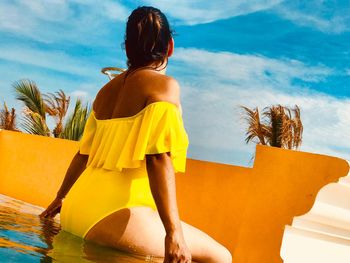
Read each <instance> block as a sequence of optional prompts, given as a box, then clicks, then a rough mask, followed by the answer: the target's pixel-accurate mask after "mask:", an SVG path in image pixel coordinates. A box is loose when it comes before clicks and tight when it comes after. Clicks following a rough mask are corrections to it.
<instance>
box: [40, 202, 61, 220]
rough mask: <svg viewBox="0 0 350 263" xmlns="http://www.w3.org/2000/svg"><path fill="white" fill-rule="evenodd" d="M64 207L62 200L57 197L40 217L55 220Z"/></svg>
mask: <svg viewBox="0 0 350 263" xmlns="http://www.w3.org/2000/svg"><path fill="white" fill-rule="evenodd" d="M61 206H62V199H61V198H58V197H56V198H55V199H54V200H53V201H52V203H51V204H50V205H49V206H48V207H47V208H46V210H45V211H43V212H42V213H41V214H40V215H39V217H40V218H54V217H55V216H56V215H57V214H58V213H59V212H60V211H61Z"/></svg>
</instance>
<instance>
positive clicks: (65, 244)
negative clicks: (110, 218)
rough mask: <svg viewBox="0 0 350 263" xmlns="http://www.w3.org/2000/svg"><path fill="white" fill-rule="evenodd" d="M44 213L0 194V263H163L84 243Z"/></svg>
mask: <svg viewBox="0 0 350 263" xmlns="http://www.w3.org/2000/svg"><path fill="white" fill-rule="evenodd" d="M43 210H44V209H43V208H42V207H38V206H34V205H32V204H29V203H26V202H23V201H20V200H17V199H14V198H11V197H8V196H6V195H2V194H0V262H5V263H6V262H67V263H68V262H69V263H75V262H118V263H119V262H120V263H124V262H126V263H129V262H130V263H137V262H162V260H161V259H159V258H158V259H157V258H150V257H144V256H138V255H132V254H127V253H124V252H120V251H118V250H116V249H113V248H108V247H104V246H100V245H98V244H95V243H93V242H91V241H87V240H83V239H82V238H80V237H78V236H75V235H72V234H70V233H68V232H66V231H63V230H61V228H60V223H59V215H58V216H56V217H55V218H54V219H40V218H39V214H40V213H41V212H42V211H43Z"/></svg>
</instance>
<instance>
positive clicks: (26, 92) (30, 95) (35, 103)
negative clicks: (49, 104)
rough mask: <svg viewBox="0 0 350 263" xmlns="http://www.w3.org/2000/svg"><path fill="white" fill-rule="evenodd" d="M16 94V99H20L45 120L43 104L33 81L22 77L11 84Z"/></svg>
mask: <svg viewBox="0 0 350 263" xmlns="http://www.w3.org/2000/svg"><path fill="white" fill-rule="evenodd" d="M12 86H13V87H14V89H15V92H16V94H17V96H16V99H18V100H20V101H22V102H23V103H24V105H25V106H26V107H27V108H28V109H30V110H31V111H32V112H35V113H37V114H39V115H40V116H41V118H42V119H43V120H45V118H46V116H45V105H44V102H43V99H42V95H41V92H40V90H39V89H38V87H37V85H36V83H35V82H34V81H31V80H28V79H22V80H19V81H16V82H15V83H14V84H13V85H12Z"/></svg>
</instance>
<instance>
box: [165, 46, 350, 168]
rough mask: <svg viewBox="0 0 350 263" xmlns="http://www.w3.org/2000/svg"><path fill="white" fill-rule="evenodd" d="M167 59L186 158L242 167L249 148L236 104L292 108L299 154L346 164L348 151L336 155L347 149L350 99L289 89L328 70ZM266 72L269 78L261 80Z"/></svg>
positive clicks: (188, 52)
mask: <svg viewBox="0 0 350 263" xmlns="http://www.w3.org/2000/svg"><path fill="white" fill-rule="evenodd" d="M173 60H174V61H173V65H172V67H173V70H174V73H175V74H174V75H175V76H178V77H177V78H178V79H179V81H180V83H181V85H182V104H183V107H184V119H185V125H186V127H187V129H188V132H189V136H190V149H191V150H190V157H192V158H195V159H208V160H211V161H218V162H224V163H231V164H243V165H247V164H248V161H249V159H250V158H251V156H252V154H253V152H254V145H250V146H247V145H246V144H245V142H244V139H245V127H246V125H247V124H246V123H245V121H244V120H243V119H242V113H243V111H242V110H240V108H239V105H245V106H248V107H259V108H260V109H263V108H264V107H266V106H269V105H273V104H282V105H286V106H294V105H295V104H297V105H299V106H300V108H301V113H302V120H303V124H304V141H303V144H302V147H301V150H304V151H308V152H316V153H321V154H329V155H333V156H339V157H343V158H346V159H350V151H347V152H345V151H344V150H343V151H341V150H339V149H340V148H343V149H350V141H349V140H346V138H348V137H350V125H349V123H350V117H349V114H348V112H350V99H336V98H334V97H332V96H328V95H325V94H322V93H318V92H315V91H314V92H312V91H311V90H305V89H302V88H301V87H298V86H295V85H294V84H293V79H295V78H297V79H301V80H306V81H317V80H322V79H323V78H325V77H326V76H328V75H329V74H330V72H331V70H330V69H328V68H326V67H323V66H307V65H305V64H303V63H302V62H300V61H288V60H281V61H279V60H275V59H270V58H265V57H262V56H248V55H238V54H230V53H224V54H222V53H214V52H208V51H204V50H197V49H180V50H178V51H177V53H176V54H175V55H174V57H173ZM171 64H172V62H170V65H171ZM266 70H268V71H270V72H271V73H270V74H271V75H266V74H265V71H266ZM188 71H190V72H193V74H192V76H191V74H188ZM271 76H273V77H271ZM312 83H313V82H311V84H310V85H312ZM191 145H192V146H193V147H192V148H191ZM198 149H201V151H199V150H198ZM203 149H206V151H207V152H204V153H203V152H202V150H203Z"/></svg>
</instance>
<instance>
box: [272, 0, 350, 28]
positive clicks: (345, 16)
mask: <svg viewBox="0 0 350 263" xmlns="http://www.w3.org/2000/svg"><path fill="white" fill-rule="evenodd" d="M275 11H276V12H277V14H279V15H280V16H282V17H284V18H286V19H288V20H291V21H292V22H294V23H295V24H298V25H301V26H305V27H312V28H316V29H317V30H320V31H322V32H325V33H334V34H338V33H343V32H346V31H349V30H350V5H349V3H348V2H347V1H345V2H344V3H343V4H342V3H341V2H340V1H334V2H332V3H328V2H327V1H318V0H313V1H307V2H305V3H303V4H300V2H299V1H294V2H293V1H289V2H284V3H283V4H281V5H279V6H278V7H276V9H275Z"/></svg>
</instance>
